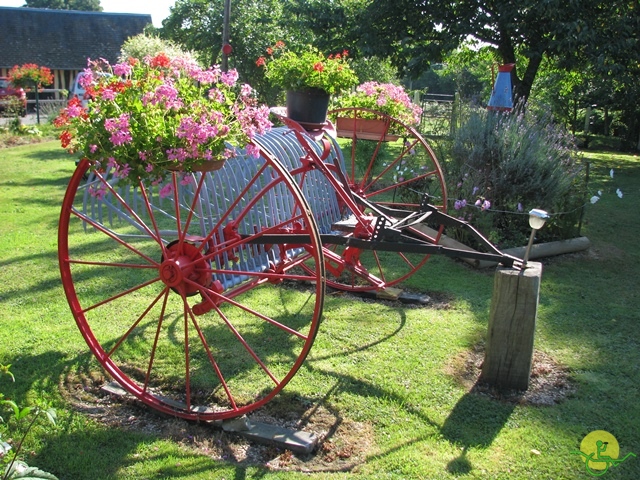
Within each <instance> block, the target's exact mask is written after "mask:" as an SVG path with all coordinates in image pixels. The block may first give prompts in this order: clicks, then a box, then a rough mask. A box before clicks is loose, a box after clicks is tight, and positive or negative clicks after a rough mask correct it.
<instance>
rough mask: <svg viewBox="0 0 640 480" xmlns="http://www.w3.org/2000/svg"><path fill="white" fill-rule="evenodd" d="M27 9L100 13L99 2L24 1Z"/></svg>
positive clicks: (88, 0)
mask: <svg viewBox="0 0 640 480" xmlns="http://www.w3.org/2000/svg"><path fill="white" fill-rule="evenodd" d="M25 4H26V5H25V6H26V7H29V8H49V9H52V10H80V11H83V12H101V11H102V6H101V5H100V0H25Z"/></svg>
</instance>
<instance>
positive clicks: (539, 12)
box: [360, 0, 639, 98]
mask: <svg viewBox="0 0 640 480" xmlns="http://www.w3.org/2000/svg"><path fill="white" fill-rule="evenodd" d="M638 15H639V12H638V6H637V4H636V3H635V2H628V1H627V0H572V1H571V2H567V1H566V0H518V1H514V0H486V1H477V0H452V1H449V2H442V1H440V0H396V1H395V2H387V1H386V0H370V2H369V4H368V6H367V8H366V10H365V11H364V13H363V20H362V21H361V22H360V23H361V24H362V25H366V28H363V29H362V35H361V38H362V39H364V40H366V42H365V44H366V45H368V48H369V49H370V50H371V51H372V52H374V53H378V54H382V55H388V56H390V57H391V58H392V59H393V60H394V62H395V63H396V64H397V65H398V66H399V67H402V68H405V69H406V70H407V71H408V72H409V73H410V74H413V75H416V74H418V73H420V72H422V71H424V70H425V69H427V68H428V67H429V65H430V64H431V63H432V62H437V61H440V60H441V59H442V58H443V56H444V55H445V54H446V53H447V52H450V51H452V50H454V49H455V48H457V47H458V46H459V45H461V44H462V43H463V42H464V41H466V40H467V39H468V38H474V39H477V40H478V41H480V42H482V43H483V44H486V45H490V46H492V47H494V49H495V52H496V54H497V60H499V61H500V62H502V63H516V64H517V80H516V85H515V86H514V87H515V90H516V94H517V95H518V96H522V97H524V98H528V96H529V94H530V92H531V87H532V85H533V82H534V80H535V78H536V74H537V73H538V70H539V68H540V65H541V63H542V61H543V59H544V58H545V57H549V58H556V59H562V60H563V61H565V62H566V64H567V65H575V64H576V63H577V62H580V61H585V59H587V58H588V59H590V60H596V61H599V62H602V63H603V64H606V63H608V62H617V61H619V60H622V64H624V63H626V59H625V57H624V55H625V52H626V51H627V49H628V48H630V47H632V46H635V49H636V51H635V55H636V56H637V54H638V53H637V52H638V44H637V32H638V31H639V30H638V23H637V22H638V20H637V19H638ZM634 28H635V30H634Z"/></svg>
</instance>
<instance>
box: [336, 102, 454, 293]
mask: <svg viewBox="0 0 640 480" xmlns="http://www.w3.org/2000/svg"><path fill="white" fill-rule="evenodd" d="M329 114H330V116H331V118H332V119H334V121H335V122H336V130H337V136H338V144H339V145H340V148H341V150H342V152H343V155H344V169H345V174H346V177H347V183H348V184H349V188H350V190H351V191H353V192H355V193H357V194H358V195H360V196H362V197H364V198H366V199H367V200H369V201H371V202H374V203H376V204H378V205H383V206H387V207H391V208H399V209H404V210H416V211H417V210H418V209H419V206H420V202H421V200H422V198H423V196H424V195H425V194H426V195H428V197H429V203H430V204H432V205H434V206H436V207H437V208H438V209H439V210H441V211H443V212H446V207H447V191H446V186H445V182H444V176H443V172H442V168H441V167H440V164H439V163H438V160H437V158H436V156H435V154H434V152H433V150H432V149H431V147H430V146H429V144H428V143H427V142H426V141H425V140H424V138H422V136H421V135H420V134H419V133H418V132H417V131H416V130H415V128H413V127H411V126H409V125H405V124H404V123H402V122H401V121H400V120H398V119H396V118H393V117H391V116H389V115H385V114H383V113H381V112H376V111H373V110H367V109H360V108H344V109H338V110H333V111H332V112H330V113H329ZM361 117H370V119H372V120H375V121H376V123H378V125H377V126H374V127H373V129H371V128H370V126H369V125H362V124H361ZM374 130H375V131H374ZM369 213H371V212H369V211H368V210H367V209H366V208H363V209H361V211H359V212H347V215H348V214H352V216H354V217H357V218H359V220H358V221H356V222H352V224H353V225H354V226H353V227H347V234H348V235H359V234H361V233H362V228H361V227H362V224H363V221H366V216H367V215H368V214H369ZM349 228H351V232H349ZM357 229H360V231H358V230H357ZM443 230H444V226H443V225H438V224H434V225H429V224H422V225H419V226H416V227H412V228H411V234H412V235H415V236H417V237H419V238H422V239H425V240H427V241H429V242H431V243H434V244H437V243H439V242H440V237H441V235H442V232H443ZM428 259H429V255H425V254H416V253H413V254H409V253H404V252H402V251H398V252H381V251H376V250H365V249H359V248H354V247H346V248H345V247H342V246H335V245H332V246H327V245H325V262H326V268H327V276H328V277H327V284H328V285H330V286H332V287H334V288H338V289H342V290H352V291H357V290H379V289H384V288H387V287H391V286H394V285H397V284H398V283H400V282H402V281H403V280H405V279H407V278H409V277H410V276H411V275H413V274H414V273H415V272H416V271H417V270H418V269H419V268H421V267H422V266H423V265H424V264H425V262H426V261H427V260H428Z"/></svg>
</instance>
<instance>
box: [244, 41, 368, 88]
mask: <svg viewBox="0 0 640 480" xmlns="http://www.w3.org/2000/svg"><path fill="white" fill-rule="evenodd" d="M266 53H267V56H263V57H260V58H258V60H257V61H256V65H257V66H258V67H263V68H264V69H265V76H266V78H267V80H269V82H270V83H271V84H273V85H274V86H277V87H280V88H283V89H285V90H305V89H319V90H324V91H325V92H327V93H329V94H331V95H333V94H336V93H340V92H341V91H343V90H346V89H348V88H351V87H353V86H354V85H356V84H357V83H358V77H356V74H355V73H354V71H353V69H352V68H351V66H350V65H349V62H348V56H349V52H348V51H346V50H345V51H343V52H342V53H336V54H332V55H329V56H328V57H326V56H325V55H324V54H323V53H322V52H320V51H319V50H318V49H316V48H314V47H312V46H308V47H306V49H305V50H303V51H300V52H293V51H291V50H288V49H287V47H286V45H285V44H284V42H277V43H276V44H275V45H274V46H273V47H269V48H267V52H266Z"/></svg>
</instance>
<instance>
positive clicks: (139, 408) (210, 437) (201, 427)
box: [60, 371, 374, 472]
mask: <svg viewBox="0 0 640 480" xmlns="http://www.w3.org/2000/svg"><path fill="white" fill-rule="evenodd" d="M107 383H109V380H108V379H107V378H106V377H105V376H104V375H103V374H102V373H101V372H99V371H90V372H84V373H67V375H66V376H65V377H64V378H61V380H60V391H61V392H62V394H63V396H64V397H65V399H66V400H67V401H68V402H69V404H70V405H72V407H73V408H74V409H75V410H77V411H79V412H82V413H83V414H84V415H86V416H88V417H89V418H91V419H93V420H95V421H96V422H99V423H101V424H103V425H107V426H109V427H114V428H120V429H125V430H132V431H136V432H143V433H146V434H149V435H152V436H155V437H158V438H165V439H171V440H173V441H175V442H177V443H179V444H180V445H181V446H183V447H185V448H187V449H189V450H192V451H194V452H197V453H199V454H202V455H207V456H209V457H211V458H213V459H215V460H221V461H227V462H231V463H235V464H238V465H263V466H266V467H267V468H272V469H277V470H297V471H304V472H313V471H349V470H351V469H353V468H354V467H355V466H357V465H358V464H360V463H363V462H364V460H365V459H366V457H367V456H368V455H370V454H371V453H373V452H372V442H373V437H374V435H373V427H372V426H371V425H370V424H367V423H361V422H354V421H351V420H348V419H344V418H341V417H340V415H339V414H338V413H337V412H335V411H333V410H332V409H331V407H330V406H328V405H325V404H324V403H323V402H322V400H321V399H313V400H311V399H304V398H300V397H299V396H295V395H287V394H286V393H281V394H280V395H278V396H277V397H276V398H275V399H274V400H272V401H271V402H269V403H268V404H267V405H266V406H265V407H263V408H261V409H259V410H258V411H256V412H253V413H252V414H250V415H249V416H248V417H249V420H250V421H251V422H256V423H257V422H261V423H267V424H270V425H277V426H280V427H283V428H289V429H292V430H304V431H306V432H309V433H313V434H315V435H316V436H317V438H318V445H317V447H316V449H315V451H313V452H312V453H311V454H307V455H303V454H299V453H297V454H294V453H292V452H291V451H289V450H285V449H281V448H277V447H275V446H269V445H260V444H256V443H253V442H250V441H248V440H246V439H244V438H243V437H241V436H240V435H238V434H236V433H233V432H226V431H224V430H222V428H221V427H220V425H214V424H212V423H194V422H189V421H186V420H183V419H179V418H173V417H168V416H165V415H162V414H160V413H158V412H156V411H154V410H152V409H150V408H149V407H146V406H145V405H142V404H140V403H139V402H138V401H137V400H136V399H134V398H133V397H130V396H128V395H127V396H124V397H122V396H115V395H110V394H107V393H105V392H104V391H103V390H102V387H103V386H104V385H105V384H107Z"/></svg>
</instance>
